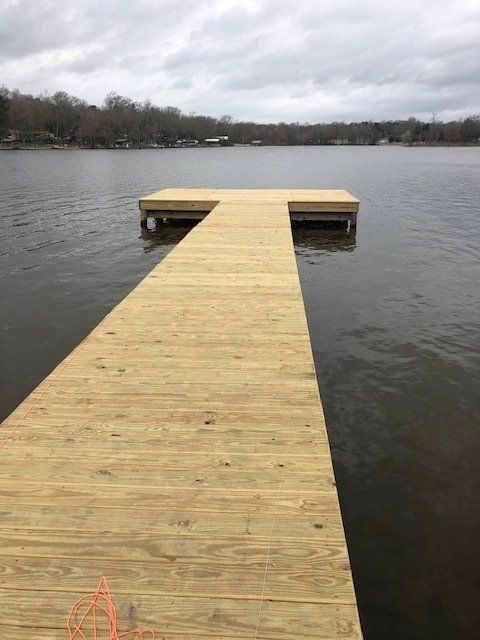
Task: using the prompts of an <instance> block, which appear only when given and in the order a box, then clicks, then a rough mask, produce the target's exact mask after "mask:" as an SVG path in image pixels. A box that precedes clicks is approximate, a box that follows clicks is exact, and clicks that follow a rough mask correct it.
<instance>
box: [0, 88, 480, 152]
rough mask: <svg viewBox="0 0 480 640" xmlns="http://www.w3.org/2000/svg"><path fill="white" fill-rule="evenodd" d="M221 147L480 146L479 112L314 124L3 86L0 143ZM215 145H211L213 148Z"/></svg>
mask: <svg viewBox="0 0 480 640" xmlns="http://www.w3.org/2000/svg"><path fill="white" fill-rule="evenodd" d="M220 137H221V139H220V140H219V141H218V144H222V145H232V144H239V145H246V144H252V143H254V144H264V145H333V144H364V145H368V144H369V145H372V144H373V145H375V144H411V145H455V144H478V143H479V142H480V115H472V116H470V117H468V118H465V119H463V120H455V121H450V122H442V121H441V120H438V119H437V118H436V116H435V114H432V118H431V119H430V121H429V122H422V121H420V120H417V119H416V118H414V117H411V118H408V119H407V120H389V121H382V122H374V121H373V120H370V121H368V122H349V123H346V122H330V123H318V124H308V123H306V124H302V123H298V122H294V123H285V122H280V123H269V124H259V123H255V122H246V121H237V120H234V119H233V118H232V117H230V116H228V115H226V116H223V117H221V118H213V117H210V116H204V115H197V114H192V113H190V114H186V113H182V111H180V109H178V108H176V107H171V106H163V107H159V106H156V105H154V104H152V103H151V102H150V101H149V100H145V101H144V102H135V101H133V100H131V99H130V98H126V97H124V96H120V95H118V94H116V93H113V92H112V93H109V94H108V95H107V96H106V97H105V100H104V101H103V103H102V104H101V105H100V106H97V105H92V104H89V103H88V102H86V101H85V100H82V99H80V98H76V97H75V96H71V95H69V94H67V93H65V92H63V91H58V92H56V93H54V94H53V95H48V94H42V95H39V96H33V95H30V94H24V93H21V92H20V91H18V90H9V89H7V88H6V87H2V88H0V139H1V142H2V146H3V147H4V148H5V147H7V148H8V147H11V148H14V147H15V146H19V145H29V146H35V145H46V144H47V145H48V144H51V145H53V144H56V145H72V146H77V147H86V148H114V147H116V146H117V147H118V146H123V147H126V146H128V147H129V148H141V147H145V146H166V147H174V146H196V144H200V145H201V144H208V143H206V142H205V141H206V140H210V143H211V141H212V140H217V139H218V138H220ZM214 144H215V143H214Z"/></svg>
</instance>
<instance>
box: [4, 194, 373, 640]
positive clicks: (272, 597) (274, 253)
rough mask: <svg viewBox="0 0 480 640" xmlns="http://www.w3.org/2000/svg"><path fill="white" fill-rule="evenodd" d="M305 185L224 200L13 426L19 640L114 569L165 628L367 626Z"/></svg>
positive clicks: (9, 633)
mask: <svg viewBox="0 0 480 640" xmlns="http://www.w3.org/2000/svg"><path fill="white" fill-rule="evenodd" d="M286 193H295V194H297V193H300V192H285V191H278V192H276V191H269V192H226V191H225V192H222V194H221V199H219V204H218V205H216V206H215V207H213V206H212V210H211V213H210V214H209V215H208V217H206V218H205V219H204V220H203V221H202V222H201V223H200V224H198V225H197V226H196V227H194V228H193V229H192V230H191V231H190V233H189V234H188V235H187V236H186V237H185V238H184V239H183V240H182V241H181V242H180V243H179V244H178V245H177V246H176V248H175V249H173V250H172V251H171V253H170V254H169V255H168V256H167V257H166V258H164V259H163V261H162V262H161V263H160V264H159V265H158V266H157V267H156V268H155V269H153V271H152V272H151V273H150V274H149V275H148V276H147V277H146V278H145V279H144V280H143V281H142V282H141V283H140V284H139V285H138V286H137V287H136V288H135V289H134V290H133V291H132V292H131V293H130V294H129V295H128V296H127V297H126V298H125V299H124V300H123V301H122V302H121V303H120V304H119V305H118V306H117V307H116V308H115V309H114V310H113V311H112V312H111V313H110V314H109V315H108V316H107V317H106V318H105V319H104V320H103V321H102V322H101V323H100V324H99V325H98V326H97V327H96V329H95V330H94V331H93V332H92V333H91V334H90V335H89V336H88V337H87V338H86V339H85V340H84V341H83V342H82V343H81V344H80V345H79V346H78V347H77V348H76V349H75V350H74V351H73V352H72V353H71V354H70V355H69V356H68V357H67V358H66V359H65V360H64V361H63V362H62V363H61V364H60V365H59V366H58V367H57V368H56V369H55V370H54V371H53V372H52V373H51V374H50V375H49V376H48V377H47V378H46V379H45V380H44V381H43V382H42V383H41V384H40V385H39V386H38V387H37V389H36V390H35V391H33V393H31V394H30V396H29V397H28V398H27V399H26V400H25V401H24V402H23V403H22V404H21V405H20V406H19V407H18V408H17V409H16V410H15V411H14V412H13V413H12V414H11V416H10V417H9V418H8V419H7V420H6V421H5V422H4V423H3V425H2V427H1V428H0V638H2V639H3V638H4V639H5V640H60V639H62V640H64V639H65V638H66V632H65V625H66V617H67V614H68V611H69V609H70V607H71V605H72V604H73V602H74V601H75V600H76V599H77V598H78V597H79V596H81V595H83V594H85V593H89V592H91V591H93V590H94V589H95V588H96V586H97V583H98V580H99V578H100V577H101V576H106V578H107V581H108V583H109V586H110V589H111V591H112V594H113V597H114V599H115V601H116V604H117V609H118V621H119V627H120V629H121V630H128V629H131V628H136V627H137V628H138V627H143V626H147V627H151V628H153V629H154V630H155V631H156V638H157V640H162V639H164V640H207V639H215V640H219V639H222V638H223V639H227V638H228V639H230V640H247V639H261V640H301V639H313V638H315V639H323V640H327V639H331V638H337V639H338V638H342V639H349V640H354V639H355V640H358V639H360V638H361V630H360V624H359V620H358V613H357V605H356V600H355V593H354V588H353V584H352V577H351V572H350V567H349V561H348V553H347V548H346V543H345V536H344V531H343V526H342V519H341V515H340V510H339V504H338V498H337V491H336V487H335V481H334V475H333V470H332V462H331V457H330V451H329V446H328V440H327V433H326V429H325V421H324V415H323V411H322V406H321V402H320V398H319V394H318V387H317V381H316V375H315V369H314V364H313V358H312V351H311V346H310V338H309V333H308V327H307V321H306V317H305V310H304V305H303V299H302V294H301V289H300V283H299V278H298V273H297V266H296V261H295V255H294V248H293V242H292V235H291V228H290V227H291V225H290V211H289V204H288V203H289V202H294V201H295V200H287V199H285V194H286ZM171 195H172V193H171V191H169V192H168V193H167V194H165V197H168V198H171ZM307 195H308V198H309V200H308V201H309V202H314V201H315V200H314V198H315V194H314V192H307V193H306V196H307ZM157 197H158V194H157ZM219 197H220V196H219ZM289 197H291V196H289ZM181 198H182V200H181V203H182V206H183V205H184V203H185V202H190V201H191V200H192V201H195V202H196V201H197V200H196V198H197V196H196V195H195V194H192V198H190V197H189V194H187V193H186V192H184V191H182V192H181ZM146 201H147V199H143V201H142V202H146ZM170 201H171V202H174V201H173V200H170ZM305 201H306V200H302V202H305ZM211 202H213V200H212V201H211ZM319 202H323V200H322V199H321V198H319ZM342 202H343V200H342ZM172 206H173V205H172ZM290 206H291V205H290Z"/></svg>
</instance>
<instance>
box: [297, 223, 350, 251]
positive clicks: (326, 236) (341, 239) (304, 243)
mask: <svg viewBox="0 0 480 640" xmlns="http://www.w3.org/2000/svg"><path fill="white" fill-rule="evenodd" d="M292 233H293V242H294V244H295V249H296V250H297V251H300V252H301V250H302V249H315V250H316V251H323V252H335V251H354V250H355V248H356V246H357V232H356V229H355V228H352V229H350V231H346V229H345V228H341V229H340V228H339V227H338V225H335V226H333V225H329V224H328V223H325V222H323V223H322V222H319V223H316V222H310V223H308V224H295V223H292Z"/></svg>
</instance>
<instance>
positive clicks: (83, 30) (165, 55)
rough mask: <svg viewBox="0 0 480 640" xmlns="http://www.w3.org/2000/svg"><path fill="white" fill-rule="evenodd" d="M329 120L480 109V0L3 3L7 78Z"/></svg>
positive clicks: (217, 110) (10, 83)
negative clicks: (452, 0) (449, 0)
mask: <svg viewBox="0 0 480 640" xmlns="http://www.w3.org/2000/svg"><path fill="white" fill-rule="evenodd" d="M2 83H3V84H5V85H6V86H7V87H8V88H10V89H13V88H18V89H19V90H20V91H22V92H28V93H33V94H38V93H41V92H43V91H47V92H50V93H51V92H55V91H57V90H65V91H67V92H68V93H72V94H74V95H76V96H78V97H80V98H84V99H86V100H87V101H89V102H90V103H92V104H97V105H99V104H101V103H102V101H103V99H104V97H105V95H106V93H107V92H109V91H115V92H117V93H120V94H121V95H124V96H128V97H130V98H133V99H134V100H140V101H141V100H144V99H145V98H149V99H150V100H151V101H152V102H153V103H155V104H158V105H173V106H178V107H180V108H181V109H182V110H183V111H185V112H195V113H205V114H208V115H213V116H221V115H224V114H229V115H231V116H233V117H234V118H236V119H249V120H256V121H259V122H265V121H282V120H283V121H288V122H290V121H300V122H322V121H330V120H347V121H351V120H365V119H370V118H372V119H374V120H381V119H389V118H406V117H408V116H410V115H415V116H417V117H421V118H424V119H430V118H431V117H432V112H435V113H436V114H437V117H438V118H439V119H449V118H457V117H463V116H467V115H470V114H473V113H477V114H478V113H480V1H479V0H455V1H454V2H447V1H446V0H435V1H434V0H427V1H423V2H422V1H412V0H296V1H293V0H210V1H209V2H201V1H199V0H155V1H153V0H117V1H113V0H77V1H76V2H71V1H69V0H64V1H63V2H58V0H55V1H52V0H42V1H37V0H0V85H1V84H2Z"/></svg>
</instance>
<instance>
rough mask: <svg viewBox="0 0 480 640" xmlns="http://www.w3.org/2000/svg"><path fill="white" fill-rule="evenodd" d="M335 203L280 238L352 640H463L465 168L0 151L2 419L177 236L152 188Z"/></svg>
mask: <svg viewBox="0 0 480 640" xmlns="http://www.w3.org/2000/svg"><path fill="white" fill-rule="evenodd" d="M167 186H171V187H175V186H185V187H224V188H228V187H231V188H241V187H245V188H298V189H301V188H308V189H312V188H315V189H317V188H344V189H348V190H349V191H351V192H352V193H353V194H354V195H356V196H357V197H358V198H359V199H360V200H361V207H360V214H359V219H358V222H359V224H358V229H357V232H356V234H354V233H347V232H346V231H344V230H338V229H325V228H313V229H312V228H310V229H308V228H298V229H296V230H295V232H294V237H295V244H296V251H297V259H298V267H299V271H300V277H301V283H302V289H303V293H304V298H305V304H306V308H307V315H308V321H309V325H310V332H311V338H312V343H313V350H314V355H315V362H316V366H317V372H318V378H319V383H320V390H321V393H322V398H323V404H324V408H325V412H326V416H327V425H328V431H329V436H330V442H331V447H332V454H333V459H334V465H335V472H336V476H337V483H338V488H339V495H340V501H341V505H342V512H343V517H344V521H345V529H346V535H347V540H348V545H349V550H350V556H351V561H352V568H353V575H354V579H355V584H356V590H357V596H358V602H359V607H360V614H361V618H362V624H363V628H364V633H365V639H366V640H386V639H388V640H397V639H398V640H416V639H418V640H430V639H432V640H433V639H435V640H439V639H444V638H445V639H448V640H454V639H470V638H472V639H473V638H478V637H479V635H480V607H479V601H480V577H479V576H480V566H479V565H480V562H479V559H480V543H479V540H480V509H479V500H480V498H479V496H480V424H479V420H478V415H479V410H480V389H479V364H480V260H479V246H480V149H478V148H438V149H429V148H400V147H398V148H397V147H276V148H275V147H271V148H267V147H265V148H257V149H255V148H225V149H172V150H168V149H165V150H143V151H133V150H129V151H121V150H119V151H18V152H0V221H1V238H0V265H1V269H0V279H1V282H0V286H1V309H0V311H1V326H0V330H1V333H0V338H1V354H0V362H1V372H0V373H1V390H0V406H1V410H0V413H1V417H5V416H6V415H7V414H8V413H10V411H11V410H12V409H14V407H15V406H16V405H17V404H18V403H19V402H20V401H21V400H22V399H23V398H24V397H25V396H26V395H27V394H28V393H29V392H30V391H31V390H32V389H33V388H34V387H35V386H36V385H37V384H38V383H39V382H40V381H41V380H42V379H43V377H44V376H45V375H46V374H47V373H48V372H50V371H51V369H52V368H53V367H54V366H55V365H56V364H58V362H59V361H60V360H61V359H62V358H63V357H64V356H66V355H67V354H68V353H69V352H70V351H71V349H72V348H73V347H74V346H75V345H77V344H78V343H79V342H80V341H81V339H82V338H83V337H84V336H85V335H86V334H87V333H88V332H89V331H90V330H91V329H92V328H93V327H94V326H95V325H96V324H97V323H98V322H99V321H100V319H101V318H102V317H103V316H104V315H105V314H106V313H107V311H109V310H110V309H111V308H112V307H113V306H114V305H115V304H116V303H117V302H118V301H120V300H121V299H122V298H123V297H124V296H125V294H126V293H127V292H128V291H130V290H131V289H132V288H133V287H134V286H135V285H136V284H137V283H138V282H139V280H140V279H141V278H142V277H143V276H144V275H145V274H147V273H148V272H149V271H150V270H151V269H152V268H153V266H154V265H156V264H157V263H158V262H159V261H160V260H161V259H162V258H163V256H164V255H166V253H167V252H168V251H169V250H170V249H171V248H172V247H173V246H174V245H175V243H177V242H178V241H179V240H180V239H181V238H182V237H183V236H184V235H185V233H187V232H188V227H186V226H173V225H165V226H164V227H163V228H161V230H160V232H157V233H156V234H145V235H144V236H143V237H142V234H141V233H140V226H139V215H138V208H137V200H138V198H139V197H140V196H142V195H145V194H148V193H150V192H152V191H156V190H157V189H160V188H163V187H167Z"/></svg>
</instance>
